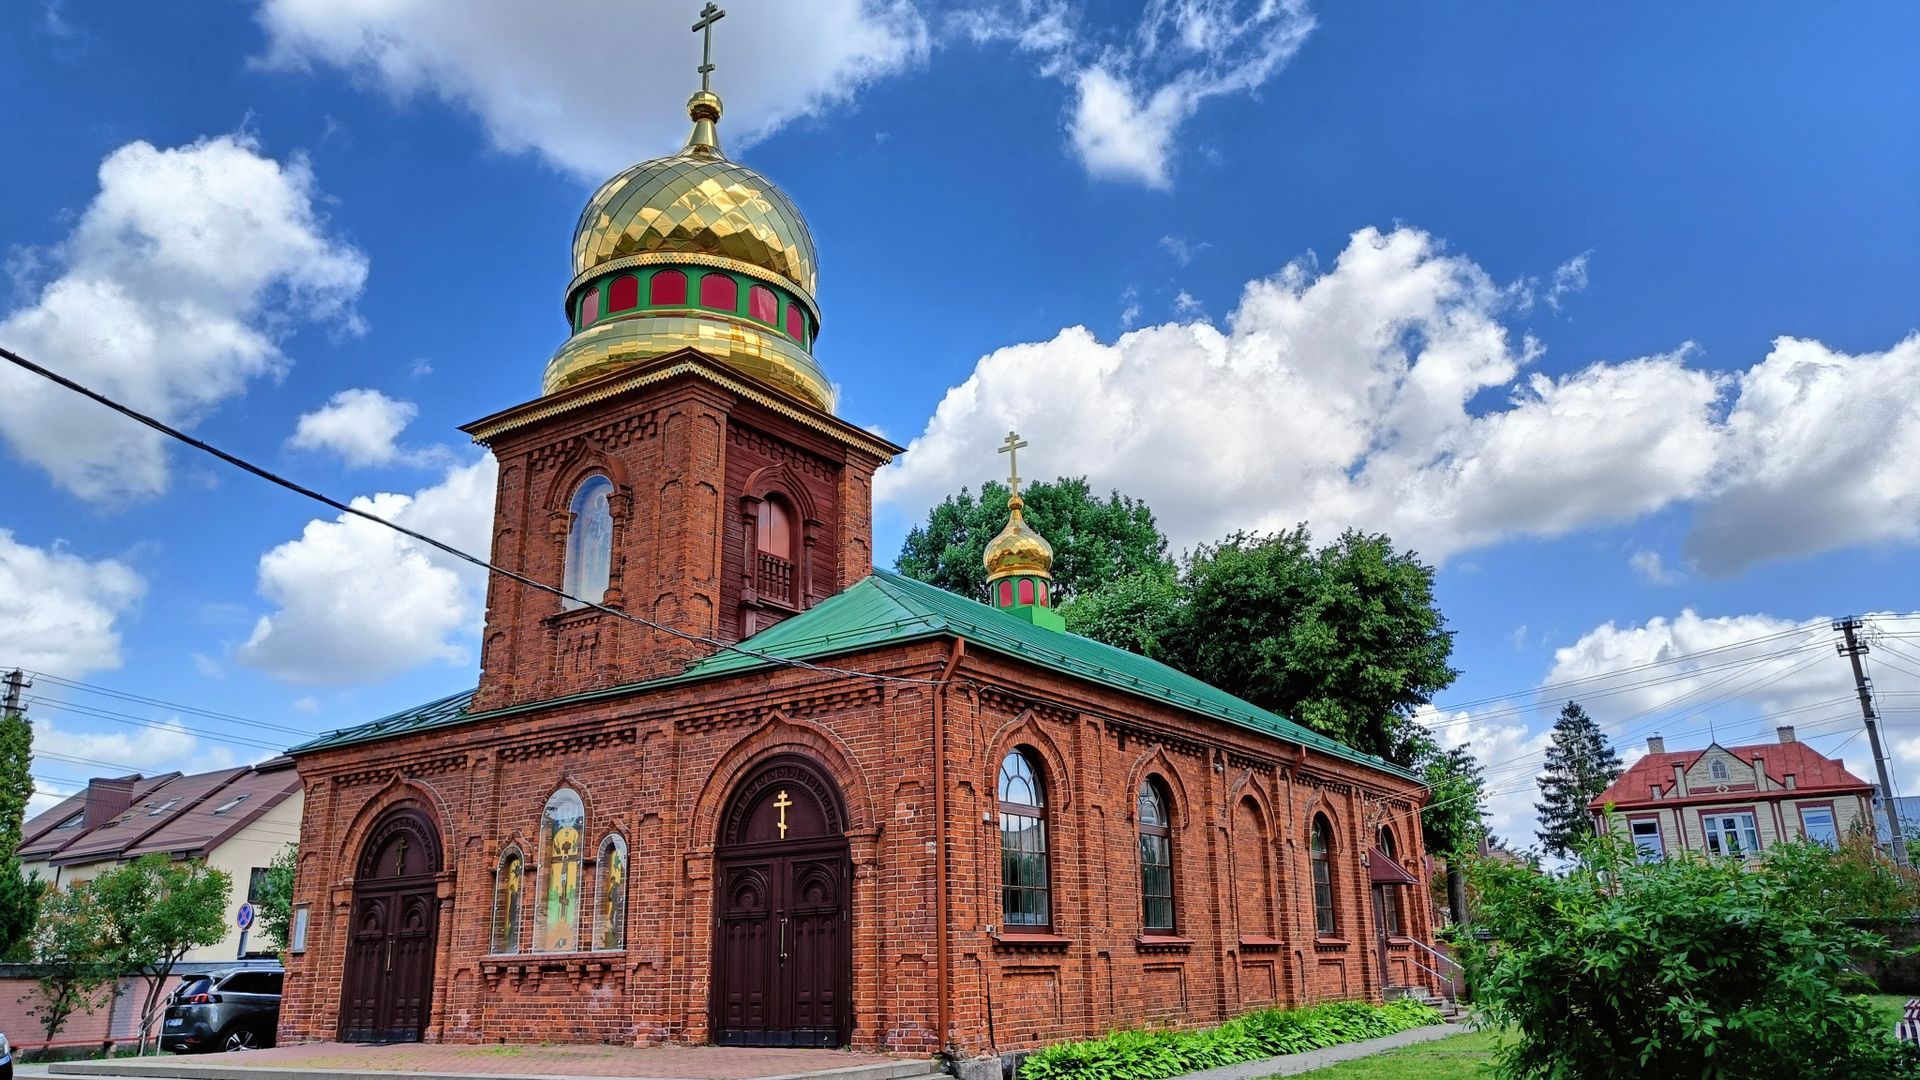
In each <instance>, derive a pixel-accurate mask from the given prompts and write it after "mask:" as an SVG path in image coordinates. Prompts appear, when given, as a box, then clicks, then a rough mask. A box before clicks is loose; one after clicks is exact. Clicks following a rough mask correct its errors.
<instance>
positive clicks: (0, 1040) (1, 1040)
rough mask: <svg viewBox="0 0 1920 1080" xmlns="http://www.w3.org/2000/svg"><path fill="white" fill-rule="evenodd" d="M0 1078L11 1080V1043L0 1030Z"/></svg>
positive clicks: (1, 1079) (0, 1079)
mask: <svg viewBox="0 0 1920 1080" xmlns="http://www.w3.org/2000/svg"><path fill="white" fill-rule="evenodd" d="M0 1080H13V1044H12V1043H10V1042H8V1041H7V1033H6V1032H4V1031H0Z"/></svg>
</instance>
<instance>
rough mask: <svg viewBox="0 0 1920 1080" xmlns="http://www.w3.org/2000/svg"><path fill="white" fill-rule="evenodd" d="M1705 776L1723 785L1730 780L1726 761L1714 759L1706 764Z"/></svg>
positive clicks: (1724, 759)
mask: <svg viewBox="0 0 1920 1080" xmlns="http://www.w3.org/2000/svg"><path fill="white" fill-rule="evenodd" d="M1707 775H1708V776H1711V777H1713V778H1714V779H1715V780H1718V781H1720V782H1722V783H1725V782H1726V781H1727V780H1728V779H1730V774H1729V773H1728V772H1727V759H1726V758H1714V759H1713V760H1712V761H1711V762H1708V763H1707Z"/></svg>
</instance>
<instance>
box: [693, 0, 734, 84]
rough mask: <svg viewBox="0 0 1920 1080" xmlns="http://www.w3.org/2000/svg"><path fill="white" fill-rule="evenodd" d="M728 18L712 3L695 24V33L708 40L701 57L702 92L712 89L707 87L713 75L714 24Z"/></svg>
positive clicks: (703, 9) (701, 10) (704, 9)
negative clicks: (709, 77)
mask: <svg viewBox="0 0 1920 1080" xmlns="http://www.w3.org/2000/svg"><path fill="white" fill-rule="evenodd" d="M726 17H727V13H726V12H725V11H722V10H720V9H719V8H718V7H715V6H714V5H713V4H711V3H710V4H708V5H707V6H706V7H703V8H701V9H700V21H699V22H697V23H694V24H693V30H694V33H697V34H702V35H704V36H705V38H706V42H705V46H704V48H703V49H702V50H701V56H700V89H702V90H707V89H710V88H709V87H708V86H707V77H708V76H709V75H712V74H713V24H714V23H717V22H719V21H720V20H721V19H724V18H726Z"/></svg>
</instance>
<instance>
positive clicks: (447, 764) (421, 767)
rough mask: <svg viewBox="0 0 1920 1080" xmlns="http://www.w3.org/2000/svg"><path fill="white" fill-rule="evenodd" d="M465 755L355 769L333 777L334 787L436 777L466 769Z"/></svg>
mask: <svg viewBox="0 0 1920 1080" xmlns="http://www.w3.org/2000/svg"><path fill="white" fill-rule="evenodd" d="M466 764H467V755H466V753H464V752H462V753H457V754H445V755H442V756H440V757H436V758H428V759H426V760H424V761H408V762H400V763H397V764H391V765H380V766H376V767H374V768H370V769H356V770H354V771H353V772H346V773H339V774H337V775H335V776H334V777H333V786H334V787H341V788H347V787H359V786H361V785H362V784H377V783H381V782H383V781H386V780H390V779H392V778H394V777H396V776H407V777H417V776H437V775H439V774H440V773H443V772H451V771H453V770H454V769H460V768H464V767H466Z"/></svg>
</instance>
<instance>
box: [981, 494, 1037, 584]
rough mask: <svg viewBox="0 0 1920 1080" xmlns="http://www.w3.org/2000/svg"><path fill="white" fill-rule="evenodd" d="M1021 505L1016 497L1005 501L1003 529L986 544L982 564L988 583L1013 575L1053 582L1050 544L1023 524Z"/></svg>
mask: <svg viewBox="0 0 1920 1080" xmlns="http://www.w3.org/2000/svg"><path fill="white" fill-rule="evenodd" d="M1025 505H1026V503H1025V502H1024V501H1023V500H1022V499H1021V498H1020V496H1018V495H1015V496H1013V497H1012V498H1010V499H1008V500H1007V510H1008V511H1009V514H1008V517H1007V527H1006V528H1004V529H1001V530H1000V535H999V536H996V537H994V538H993V541H992V542H991V543H989V544H988V545H987V553H986V556H985V560H984V561H985V562H986V564H987V581H988V582H989V583H991V582H995V581H998V580H1000V579H1001V578H1005V577H1014V576H1017V575H1029V576H1032V577H1042V578H1046V579H1047V580H1049V581H1051V580H1053V545H1052V544H1049V543H1047V538H1046V537H1044V536H1041V535H1040V534H1039V533H1037V532H1034V531H1033V527H1032V526H1030V525H1028V524H1027V519H1026V518H1025V517H1024V516H1023V515H1022V514H1021V509H1022V508H1023V507H1024V506H1025Z"/></svg>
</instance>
